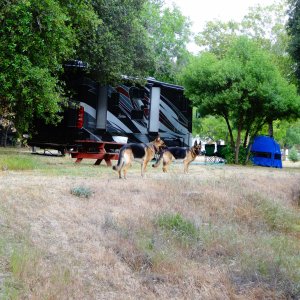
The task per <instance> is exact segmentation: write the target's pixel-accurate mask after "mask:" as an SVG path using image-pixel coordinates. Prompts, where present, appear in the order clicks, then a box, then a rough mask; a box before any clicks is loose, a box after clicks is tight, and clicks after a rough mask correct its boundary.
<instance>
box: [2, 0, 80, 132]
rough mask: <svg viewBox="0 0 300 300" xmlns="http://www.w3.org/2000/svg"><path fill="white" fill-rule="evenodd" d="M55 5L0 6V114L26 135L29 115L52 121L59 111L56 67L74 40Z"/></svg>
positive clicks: (33, 1) (23, 2)
mask: <svg viewBox="0 0 300 300" xmlns="http://www.w3.org/2000/svg"><path fill="white" fill-rule="evenodd" d="M67 20H68V17H67V15H66V14H65V13H64V11H63V10H62V9H61V7H60V5H59V4H58V3H57V1H55V0H44V1H40V0H30V1H29V0H20V1H2V2H1V4H0V24H1V26H0V70H1V72H0V82H1V85H0V101H1V105H0V110H1V111H0V113H1V115H3V114H4V113H5V114H6V115H7V116H9V117H10V118H11V119H12V121H13V122H14V123H15V125H16V126H17V127H18V128H19V129H23V130H26V129H27V127H28V122H29V121H30V120H31V118H32V116H33V115H37V116H40V117H43V118H45V120H46V121H50V120H53V119H54V118H55V116H56V112H57V111H58V110H59V103H60V101H61V100H62V98H61V91H62V90H61V87H60V85H59V82H58V74H59V72H60V70H61V62H62V61H63V60H64V59H66V58H68V57H70V56H71V55H72V54H73V49H72V48H73V45H74V35H73V32H72V30H71V28H70V26H69V25H68V24H67Z"/></svg>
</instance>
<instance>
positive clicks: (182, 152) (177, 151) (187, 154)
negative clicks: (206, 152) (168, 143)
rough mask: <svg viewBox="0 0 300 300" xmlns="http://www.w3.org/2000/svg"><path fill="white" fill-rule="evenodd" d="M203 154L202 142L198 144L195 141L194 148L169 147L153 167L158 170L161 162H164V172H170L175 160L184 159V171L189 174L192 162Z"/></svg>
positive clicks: (162, 151)
mask: <svg viewBox="0 0 300 300" xmlns="http://www.w3.org/2000/svg"><path fill="white" fill-rule="evenodd" d="M200 153H201V142H200V143H199V144H198V143H197V141H195V143H194V146H193V147H191V148H185V147H167V148H165V149H162V150H161V152H160V154H159V157H158V159H157V161H156V163H155V164H154V165H152V167H154V168H157V167H158V166H159V164H160V162H161V161H163V171H164V172H167V171H168V166H169V165H170V164H171V162H172V160H174V159H183V166H184V168H183V171H184V173H188V168H189V165H190V163H191V162H192V161H194V160H195V159H196V157H197V156H198V155H200Z"/></svg>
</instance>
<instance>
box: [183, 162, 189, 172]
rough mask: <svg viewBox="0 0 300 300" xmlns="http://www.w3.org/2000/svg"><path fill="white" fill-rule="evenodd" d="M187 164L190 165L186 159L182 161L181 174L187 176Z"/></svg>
mask: <svg viewBox="0 0 300 300" xmlns="http://www.w3.org/2000/svg"><path fill="white" fill-rule="evenodd" d="M189 164H190V162H189V161H187V160H186V159H185V160H184V161H183V173H184V174H187V173H188V171H189V170H188V169H189Z"/></svg>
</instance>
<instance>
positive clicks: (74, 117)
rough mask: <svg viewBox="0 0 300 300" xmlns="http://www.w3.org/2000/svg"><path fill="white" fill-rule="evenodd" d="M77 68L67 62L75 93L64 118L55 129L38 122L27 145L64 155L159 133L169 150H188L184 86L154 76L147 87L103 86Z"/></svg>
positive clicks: (188, 116)
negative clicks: (87, 144)
mask: <svg viewBox="0 0 300 300" xmlns="http://www.w3.org/2000/svg"><path fill="white" fill-rule="evenodd" d="M81 68H82V69H83V65H82V63H81V62H71V63H69V64H66V71H65V76H66V82H67V85H68V88H69V89H70V90H72V91H73V94H72V96H71V98H70V101H69V103H68V105H66V107H65V108H64V109H63V111H62V113H61V114H62V120H61V122H60V123H59V124H57V125H55V126H54V125H46V124H44V122H43V121H39V120H36V121H35V125H34V127H33V130H32V133H31V138H30V140H29V142H28V144H29V145H31V146H37V147H40V148H43V149H57V150H59V151H61V152H65V151H68V150H70V149H71V148H76V146H77V143H78V141H83V140H89V141H91V140H92V141H99V142H100V141H116V142H123V143H126V142H128V143H130V142H144V143H147V142H149V141H150V140H152V139H153V138H154V137H155V136H156V135H157V134H160V136H161V138H162V139H163V140H164V141H165V143H166V144H167V145H169V146H171V145H172V146H190V144H191V138H192V136H191V131H192V107H191V106H190V103H189V101H188V99H187V98H185V97H184V89H183V87H181V86H178V85H173V84H168V83H165V82H160V81H157V80H155V79H153V78H148V79H147V81H146V84H145V85H138V84H133V83H132V81H130V80H129V79H128V78H124V79H123V80H122V84H119V85H118V86H108V85H105V86H101V85H100V84H98V83H97V82H95V81H93V80H91V79H90V78H88V77H87V76H86V74H85V73H84V71H80V69H81Z"/></svg>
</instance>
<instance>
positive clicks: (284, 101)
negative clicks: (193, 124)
mask: <svg viewBox="0 0 300 300" xmlns="http://www.w3.org/2000/svg"><path fill="white" fill-rule="evenodd" d="M232 41H233V42H232V44H231V45H230V46H229V47H228V49H227V51H226V52H225V53H224V56H223V57H221V58H220V57H218V56H216V55H215V54H213V53H209V52H206V53H202V54H201V55H199V56H197V57H195V58H193V59H192V60H191V62H190V64H189V65H188V67H187V68H186V69H185V71H184V73H183V78H182V79H183V83H184V85H185V87H186V93H187V96H188V97H189V98H190V99H191V100H192V101H193V104H194V105H195V106H196V107H198V108H199V110H200V112H201V114H202V116H205V115H215V116H221V117H223V118H224V119H225V121H226V124H227V127H228V130H229V134H230V139H231V144H232V146H233V147H234V148H235V149H236V154H237V157H236V158H237V160H236V161H238V151H239V147H240V144H241V134H242V131H244V132H245V133H246V134H245V137H244V138H245V140H246V139H248V137H249V135H250V136H252V135H255V134H256V133H257V132H258V130H259V129H261V127H262V125H263V124H264V123H266V122H267V121H269V120H275V119H280V118H289V117H291V116H293V117H297V116H299V113H300V98H299V97H298V96H297V91H296V88H295V86H294V85H292V84H289V83H288V82H287V81H286V79H284V78H283V77H282V75H281V73H280V71H279V70H278V68H276V66H275V64H274V63H273V61H272V56H271V55H269V54H268V52H267V51H265V50H262V49H261V47H260V45H258V44H257V43H255V42H253V41H251V40H250V39H249V38H247V37H243V36H241V37H237V38H235V39H233V40H232ZM232 128H236V129H237V136H236V138H235V140H234V137H233V134H232ZM244 144H245V143H244Z"/></svg>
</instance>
